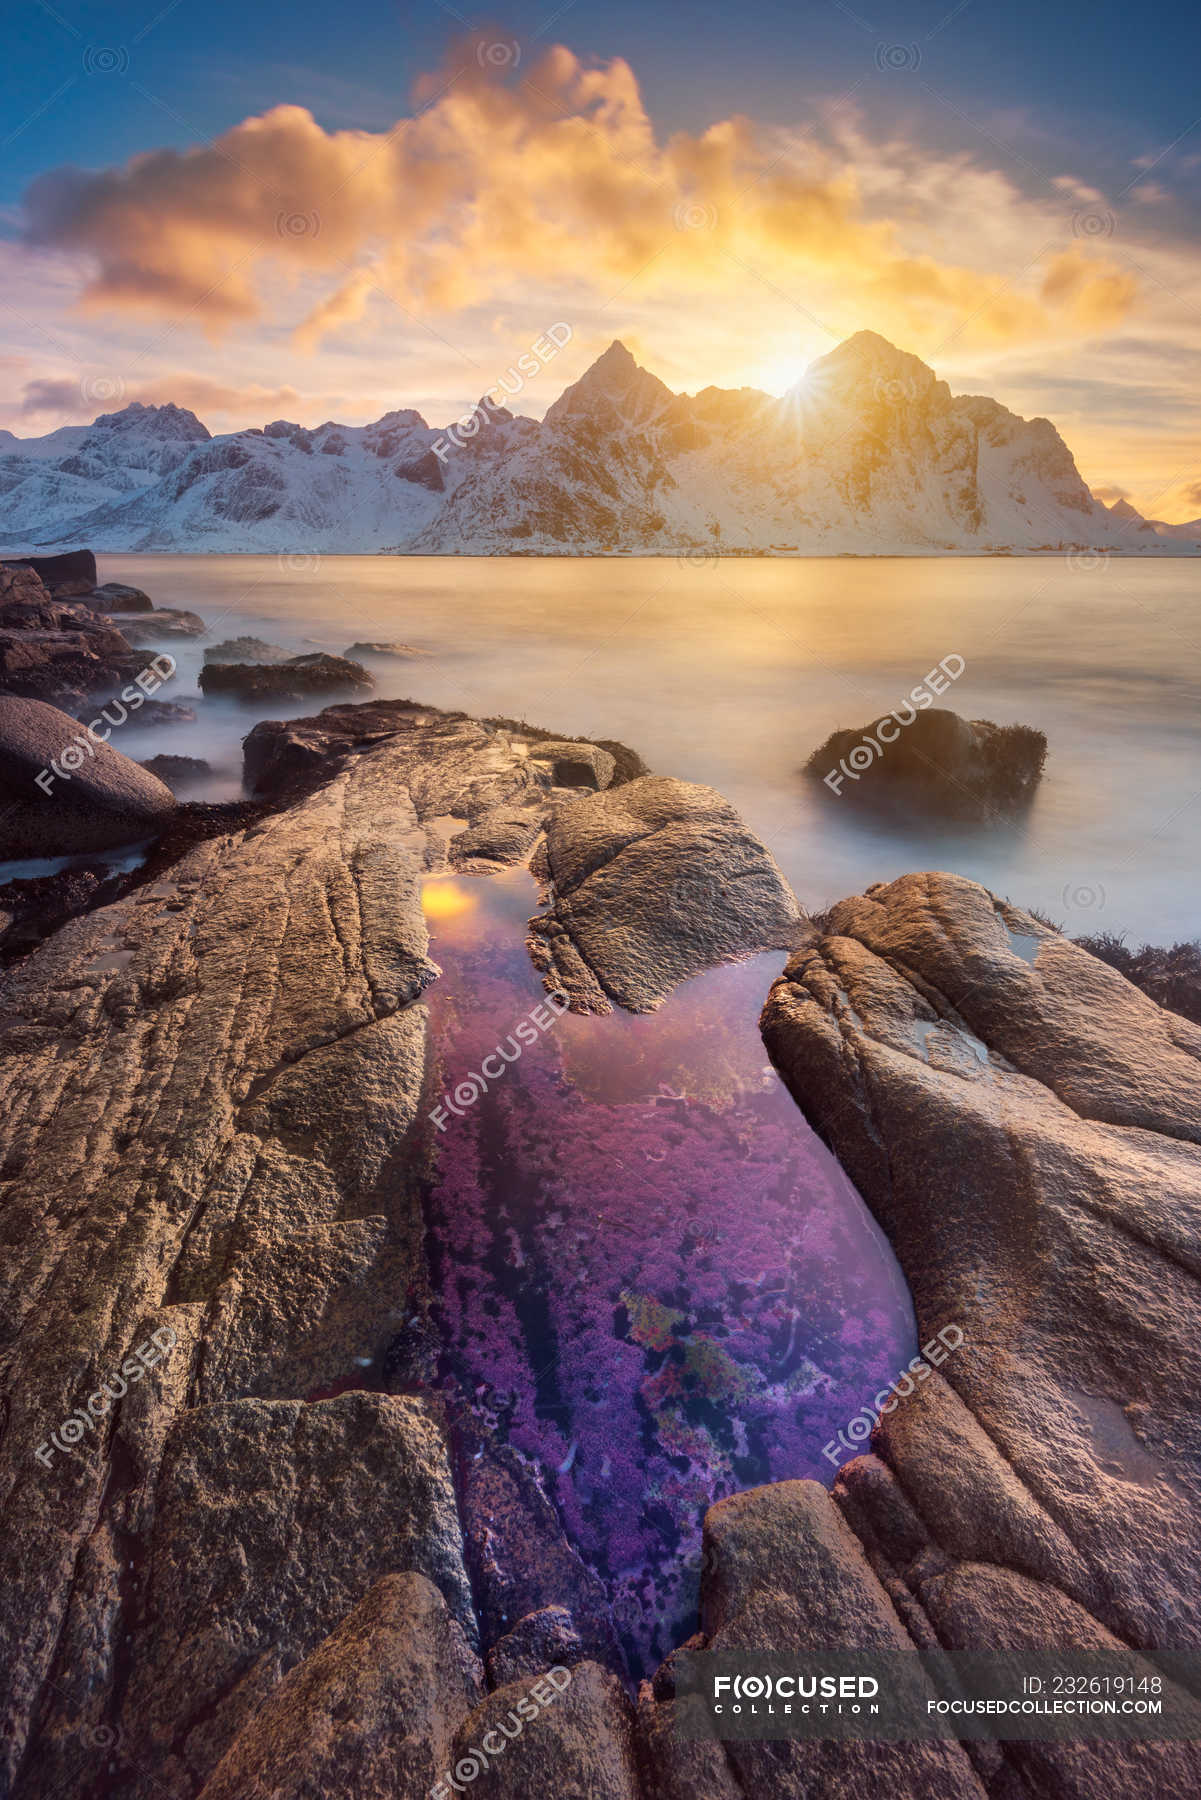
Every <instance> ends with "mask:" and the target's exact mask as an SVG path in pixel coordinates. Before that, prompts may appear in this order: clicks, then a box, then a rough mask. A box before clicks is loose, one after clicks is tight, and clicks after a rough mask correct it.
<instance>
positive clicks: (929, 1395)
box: [763, 874, 1201, 1800]
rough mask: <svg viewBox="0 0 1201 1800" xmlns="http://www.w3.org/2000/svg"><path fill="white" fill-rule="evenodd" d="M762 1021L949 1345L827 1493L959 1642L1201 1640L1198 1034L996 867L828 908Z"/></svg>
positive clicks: (1107, 1763)
mask: <svg viewBox="0 0 1201 1800" xmlns="http://www.w3.org/2000/svg"><path fill="white" fill-rule="evenodd" d="M763 1035H764V1040H765V1042H766V1044H767V1047H768V1050H769V1052H770V1054H771V1057H772V1060H773V1062H774V1063H775V1064H776V1066H777V1068H778V1069H779V1070H780V1072H781V1073H782V1075H783V1076H784V1079H785V1080H786V1082H787V1083H788V1085H789V1087H790V1088H791V1090H792V1092H793V1093H794V1095H795V1096H796V1098H797V1100H798V1103H799V1104H800V1105H801V1106H802V1108H803V1110H804V1112H805V1114H806V1116H807V1117H808V1118H809V1120H810V1121H811V1123H812V1124H813V1125H814V1126H815V1127H816V1129H817V1130H818V1131H819V1132H821V1134H822V1135H823V1136H824V1137H825V1138H826V1139H827V1141H828V1142H829V1143H830V1144H831V1146H832V1148H833V1149H834V1150H835V1152H836V1154H837V1155H838V1157H839V1160H840V1161H841V1163H842V1165H843V1167H844V1168H845V1169H846V1171H847V1173H848V1174H849V1175H850V1176H851V1178H852V1179H853V1180H854V1182H855V1184H856V1186H857V1187H858V1189H859V1191H860V1193H861V1194H862V1195H863V1196H864V1198H865V1200H866V1201H867V1202H868V1204H869V1206H870V1207H871V1208H872V1210H873V1212H874V1213H875V1214H876V1217H877V1218H878V1219H879V1221H880V1223H881V1225H882V1226H883V1227H884V1229H885V1231H886V1232H887V1233H888V1236H889V1237H890V1239H891V1240H892V1243H893V1245H894V1247H895V1249H896V1252H897V1256H898V1258H899V1260H900V1263H901V1267H902V1269H903V1271H904V1273H905V1275H906V1277H907V1278H908V1281H909V1285H910V1289H911V1291H912V1294H913V1301H914V1307H915V1311H916V1315H917V1326H918V1335H919V1343H921V1344H922V1345H923V1346H926V1347H927V1348H929V1347H931V1346H932V1347H933V1354H932V1356H931V1358H930V1359H929V1360H930V1361H931V1362H933V1363H936V1364H937V1365H938V1366H937V1367H927V1368H926V1369H925V1370H924V1374H923V1377H922V1379H921V1380H919V1381H918V1382H917V1383H915V1384H914V1389H913V1392H912V1393H911V1394H909V1395H908V1397H906V1398H904V1399H903V1400H901V1401H900V1402H899V1403H898V1404H896V1405H895V1407H894V1408H893V1409H892V1410H891V1411H890V1412H888V1413H882V1414H880V1416H879V1419H878V1423H877V1424H876V1427H875V1430H874V1433H873V1436H872V1440H871V1442H872V1446H873V1450H874V1452H875V1454H874V1455H872V1456H869V1457H864V1458H861V1459H859V1460H857V1461H854V1462H851V1463H849V1464H848V1465H847V1467H846V1468H845V1469H844V1471H843V1473H842V1475H841V1477H840V1479H839V1483H838V1486H837V1488H836V1490H835V1492H836V1498H837V1499H838V1500H839V1503H840V1504H841V1505H842V1506H843V1508H844V1510H845V1512H846V1514H847V1517H848V1518H849V1520H850V1522H851V1523H852V1524H853V1526H854V1528H855V1530H856V1532H857V1533H858V1535H859V1536H860V1538H861V1540H862V1541H863V1542H864V1544H865V1545H866V1546H868V1547H869V1548H870V1550H871V1553H872V1557H873V1566H874V1567H875V1568H876V1569H877V1571H878V1572H879V1573H880V1575H881V1579H885V1580H886V1581H887V1583H888V1584H889V1586H890V1591H892V1592H893V1593H894V1594H895V1596H896V1597H897V1598H898V1603H903V1604H904V1605H905V1606H907V1607H908V1608H910V1609H911V1611H912V1613H913V1615H914V1617H916V1618H919V1619H920V1618H921V1617H923V1616H926V1617H928V1618H929V1619H930V1620H932V1621H933V1624H934V1628H935V1629H936V1631H937V1635H938V1636H939V1637H940V1638H941V1639H942V1641H944V1642H946V1643H953V1642H960V1643H972V1644H974V1645H975V1646H976V1647H978V1648H988V1647H990V1646H991V1647H1001V1646H1003V1645H1004V1644H1005V1643H1007V1642H1011V1641H1012V1642H1014V1643H1015V1644H1021V1645H1028V1644H1032V1643H1038V1642H1040V1641H1041V1642H1043V1643H1046V1644H1048V1645H1051V1646H1053V1645H1054V1643H1055V1641H1056V1634H1057V1633H1061V1634H1064V1633H1066V1634H1067V1637H1066V1641H1071V1642H1080V1643H1090V1642H1091V1643H1103V1642H1110V1641H1114V1640H1120V1641H1121V1642H1122V1643H1124V1644H1126V1645H1129V1646H1131V1647H1133V1648H1134V1649H1136V1650H1138V1651H1141V1652H1144V1653H1146V1654H1148V1655H1152V1656H1154V1655H1156V1654H1158V1653H1161V1652H1165V1651H1171V1650H1173V1649H1175V1650H1179V1651H1181V1652H1193V1653H1195V1652H1196V1651H1197V1650H1198V1649H1199V1648H1201V1619H1199V1616H1198V1612H1197V1608H1196V1604H1195V1597H1196V1594H1197V1592H1198V1590H1199V1588H1201V1425H1199V1423H1198V1419H1197V1413H1196V1407H1195V1405H1194V1403H1193V1394H1194V1393H1195V1391H1196V1388H1197V1384H1198V1382H1199V1381H1201V1087H1199V1085H1198V1081H1197V1068H1198V1062H1199V1061H1201V1028H1199V1027H1198V1026H1197V1025H1195V1024H1193V1023H1191V1022H1190V1021H1188V1020H1187V1019H1184V1018H1182V1017H1180V1016H1178V1015H1177V1014H1175V1013H1172V1012H1167V1011H1164V1010H1162V1009H1161V1008H1160V1007H1159V1006H1157V1005H1156V1004H1155V1003H1154V1002H1153V1001H1152V1000H1151V999H1149V998H1148V997H1147V996H1146V995H1145V994H1143V993H1141V992H1140V991H1139V990H1138V989H1137V988H1136V987H1134V986H1132V985H1131V983H1130V982H1128V981H1126V980H1125V979H1124V978H1123V977H1122V976H1121V975H1120V974H1119V973H1118V972H1117V971H1116V970H1114V969H1111V968H1109V967H1108V966H1107V965H1106V964H1105V963H1103V962H1100V961H1098V960H1097V959H1096V958H1094V957H1092V956H1090V955H1089V954H1088V953H1087V951H1085V950H1084V949H1082V948H1081V947H1080V946H1078V945H1076V944H1073V943H1072V942H1071V941H1070V940H1069V939H1067V938H1064V937H1063V936H1061V935H1060V934H1059V933H1058V932H1057V931H1055V930H1053V929H1051V928H1049V927H1047V926H1046V925H1044V924H1042V923H1040V922H1039V921H1038V920H1036V919H1034V918H1033V917H1031V916H1030V915H1029V914H1027V913H1024V912H1022V911H1021V910H1020V909H1019V908H1017V907H1015V906H1012V905H1011V904H1009V903H1008V902H1006V901H1003V900H1001V899H998V898H997V897H996V896H995V895H993V894H991V893H989V892H988V890H987V889H985V888H983V887H981V886H979V885H977V884H976V883H975V882H971V881H967V880H965V879H963V878H962V877H959V876H954V875H945V874H923V875H906V876H903V877H902V878H901V879H900V880H898V881H894V882H891V883H889V884H887V885H881V886H878V887H874V888H870V889H869V890H868V891H867V893H866V894H863V895H861V896H858V897H855V898H853V899H849V900H844V901H842V902H841V903H840V904H839V905H837V906H835V907H833V908H832V909H831V911H830V912H829V914H828V915H827V916H826V918H825V919H824V920H823V923H822V930H821V932H820V934H815V937H814V940H813V942H812V943H811V944H809V945H808V946H806V947H805V948H804V949H802V950H800V951H798V952H797V954H796V955H794V956H793V958H792V959H791V960H790V962H789V964H788V966H787V968H786V970H785V972H784V974H783V975H781V976H780V978H779V979H778V980H777V982H776V983H775V985H774V987H773V989H772V991H771V995H770V997H769V1000H768V1003H767V1006H766V1008H765V1011H764V1015H763ZM948 1327H953V1328H954V1329H955V1332H956V1333H961V1334H962V1343H961V1345H960V1347H958V1348H956V1349H955V1350H954V1352H953V1354H951V1355H950V1356H949V1357H948V1356H946V1355H945V1354H944V1353H943V1350H942V1349H940V1346H939V1343H938V1339H937V1335H936V1334H937V1333H939V1332H945V1331H946V1329H947V1328H948ZM945 1344H946V1339H945V1338H944V1345H945ZM1060 1641H1065V1638H1064V1637H1063V1636H1061V1637H1060ZM1051 1748H1052V1747H1049V1746H1043V1747H1042V1748H1041V1750H1040V1751H1039V1753H1038V1754H1039V1756H1041V1757H1042V1759H1043V1761H1042V1763H1041V1764H1039V1767H1040V1768H1043V1765H1044V1764H1045V1765H1046V1767H1051V1766H1052V1764H1053V1779H1052V1777H1050V1776H1048V1775H1047V1773H1046V1769H1045V1768H1043V1773H1041V1774H1040V1775H1039V1776H1038V1783H1039V1785H1037V1786H1036V1791H1048V1792H1054V1793H1056V1794H1062V1795H1065V1796H1072V1797H1073V1800H1074V1797H1075V1796H1080V1797H1081V1800H1084V1796H1085V1795H1087V1794H1089V1793H1095V1792H1099V1791H1105V1792H1112V1793H1118V1792H1121V1793H1123V1794H1126V1793H1130V1794H1136V1793H1138V1792H1139V1791H1140V1788H1139V1782H1140V1781H1141V1782H1142V1783H1143V1784H1144V1785H1143V1788H1142V1790H1141V1791H1147V1792H1155V1793H1156V1794H1162V1795H1165V1796H1168V1795H1171V1796H1180V1800H1183V1797H1184V1796H1185V1795H1186V1794H1189V1793H1191V1792H1195V1791H1201V1765H1199V1764H1198V1761H1197V1755H1196V1750H1195V1748H1194V1749H1193V1750H1192V1752H1191V1755H1190V1756H1189V1757H1185V1756H1184V1752H1185V1748H1186V1747H1184V1746H1173V1745H1168V1746H1153V1747H1148V1746H1137V1745H1136V1746H1130V1747H1129V1748H1128V1749H1127V1748H1126V1747H1122V1746H1118V1745H1115V1744H1108V1745H1106V1746H1104V1748H1103V1749H1102V1748H1097V1749H1095V1750H1092V1751H1091V1752H1090V1753H1089V1755H1088V1756H1087V1757H1086V1758H1085V1759H1084V1761H1083V1762H1077V1763H1073V1762H1072V1761H1071V1759H1070V1758H1067V1757H1066V1753H1065V1756H1064V1757H1061V1758H1060V1759H1059V1760H1058V1761H1056V1760H1055V1759H1054V1758H1053V1757H1052V1759H1051V1763H1047V1760H1046V1759H1047V1753H1048V1751H1049V1750H1050V1749H1051ZM1149 1749H1156V1750H1157V1751H1159V1752H1160V1755H1159V1760H1158V1761H1156V1760H1155V1759H1154V1758H1153V1759H1152V1760H1151V1761H1150V1762H1148V1751H1149ZM1022 1754H1023V1756H1025V1758H1026V1761H1027V1763H1028V1765H1029V1766H1030V1768H1031V1770H1032V1771H1033V1770H1034V1767H1035V1764H1034V1763H1033V1762H1031V1761H1030V1758H1031V1757H1034V1755H1035V1752H1034V1751H1033V1750H1031V1751H1030V1752H1029V1755H1027V1754H1026V1752H1023V1753H1022ZM1182 1758H1184V1760H1183V1761H1182V1760H1181V1759H1182ZM1090 1782H1091V1786H1090V1785H1089V1784H1090Z"/></svg>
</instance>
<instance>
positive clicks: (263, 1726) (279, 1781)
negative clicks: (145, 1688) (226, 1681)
mask: <svg viewBox="0 0 1201 1800" xmlns="http://www.w3.org/2000/svg"><path fill="white" fill-rule="evenodd" d="M482 1685H483V1684H482V1681H481V1674H480V1667H479V1662H478V1660H477V1659H476V1657H475V1656H474V1655H473V1654H472V1652H471V1650H470V1649H469V1647H468V1645H467V1642H466V1639H465V1638H464V1636H463V1633H462V1631H461V1629H460V1628H459V1626H458V1625H457V1624H456V1623H455V1621H454V1619H453V1618H452V1617H451V1616H450V1613H449V1612H448V1610H447V1606H446V1602H445V1600H444V1599H443V1598H442V1596H441V1594H440V1593H439V1592H438V1590H437V1588H436V1587H434V1586H433V1584H432V1583H431V1582H430V1581H428V1580H427V1579H426V1578H425V1576H424V1575H417V1574H409V1575H386V1576H385V1577H384V1578H383V1580H381V1581H378V1582H376V1584H375V1586H374V1587H373V1588H371V1589H370V1591H369V1592H368V1593H367V1594H366V1596H365V1597H364V1598H363V1599H362V1600H361V1601H360V1602H359V1604H358V1605H357V1606H356V1607H355V1608H354V1610H353V1612H351V1613H349V1614H348V1615H347V1617H346V1618H345V1619H343V1620H342V1622H341V1623H340V1624H339V1625H338V1626H337V1627H336V1628H335V1630H334V1631H333V1632H332V1633H331V1634H330V1636H329V1637H328V1638H326V1639H325V1641H324V1642H323V1643H322V1644H320V1645H319V1646H318V1647H317V1649H316V1650H314V1651H312V1653H311V1654H310V1655H309V1656H308V1657H306V1658H305V1660H304V1661H303V1662H302V1663H299V1664H298V1665H297V1666H296V1667H295V1668H294V1669H292V1670H291V1671H290V1672H289V1673H288V1674H287V1675H285V1677H284V1679H283V1680H282V1681H281V1682H280V1683H279V1686H278V1687H276V1688H275V1689H274V1690H273V1692H272V1693H271V1695H270V1697H269V1699H268V1700H267V1701H266V1703H265V1704H264V1705H263V1706H262V1707H261V1708H260V1709H259V1711H258V1712H257V1713H255V1714H254V1716H253V1717H252V1718H251V1719H250V1720H249V1722H248V1723H247V1724H246V1725H245V1726H244V1728H243V1729H242V1731H241V1733H240V1734H239V1736H238V1737H237V1738H236V1739H235V1740H234V1743H233V1744H232V1745H231V1747H230V1748H229V1750H227V1751H226V1753H225V1755H224V1756H223V1757H222V1759H221V1761H220V1763H219V1764H218V1766H217V1768H216V1769H215V1771H214V1772H213V1775H212V1778H211V1779H210V1780H209V1781H208V1782H207V1783H206V1785H205V1788H204V1792H203V1794H202V1795H201V1796H200V1800H314V1797H315V1796H317V1795H325V1794H328V1795H334V1794H344V1795H350V1794H353V1795H355V1796H357V1797H358V1800H426V1796H427V1795H428V1794H429V1791H430V1789H431V1788H432V1787H433V1785H434V1782H435V1781H436V1780H437V1778H438V1776H439V1774H440V1773H441V1771H442V1770H443V1769H444V1768H445V1767H446V1766H447V1764H448V1762H449V1761H450V1756H451V1743H452V1739H453V1736H454V1732H455V1729H456V1727H457V1726H458V1725H460V1724H461V1723H462V1721H463V1719H464V1718H465V1717H466V1715H467V1712H468V1711H469V1709H470V1708H471V1707H472V1706H473V1705H475V1704H476V1702H477V1701H478V1700H479V1699H480V1697H481V1693H482Z"/></svg>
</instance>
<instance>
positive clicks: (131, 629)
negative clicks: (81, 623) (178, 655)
mask: <svg viewBox="0 0 1201 1800" xmlns="http://www.w3.org/2000/svg"><path fill="white" fill-rule="evenodd" d="M110 617H111V618H112V619H113V620H114V621H115V622H116V623H117V624H118V625H119V626H120V627H121V630H122V631H123V632H124V633H125V636H126V637H127V638H128V639H129V641H130V643H131V644H158V643H161V642H162V640H163V639H164V638H177V637H199V636H200V635H201V633H202V632H203V631H205V630H206V629H207V627H206V626H205V623H204V620H203V619H202V618H201V617H200V615H199V613H194V612H182V611H181V610H180V609H179V608H178V607H174V606H156V607H153V608H152V609H151V611H150V612H121V611H118V610H114V611H113V612H112V613H111V614H110Z"/></svg>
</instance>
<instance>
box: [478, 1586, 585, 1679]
mask: <svg viewBox="0 0 1201 1800" xmlns="http://www.w3.org/2000/svg"><path fill="white" fill-rule="evenodd" d="M586 1654H587V1652H586V1651H585V1648H584V1640H583V1639H582V1638H581V1636H580V1634H579V1632H578V1631H577V1630H576V1628H575V1624H574V1621H573V1620H572V1617H571V1614H570V1613H569V1612H568V1610H567V1608H566V1607H565V1606H544V1607H542V1609H541V1610H540V1611H539V1612H532V1613H527V1614H526V1616H525V1618H524V1619H519V1620H518V1621H517V1623H516V1625H514V1627H513V1629H512V1631H510V1632H507V1633H506V1634H505V1636H504V1637H503V1638H501V1639H500V1641H499V1643H496V1644H493V1646H492V1648H491V1650H489V1652H488V1679H489V1680H490V1681H491V1683H492V1685H493V1687H498V1688H499V1687H504V1686H505V1685H506V1684H507V1683H508V1682H510V1681H520V1680H532V1679H533V1678H534V1677H535V1676H537V1675H541V1674H542V1673H543V1672H544V1671H545V1670H547V1669H553V1668H555V1667H556V1665H558V1666H561V1667H566V1668H570V1667H571V1666H572V1665H573V1664H575V1663H578V1662H582V1661H583V1660H584V1657H585V1656H586Z"/></svg>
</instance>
